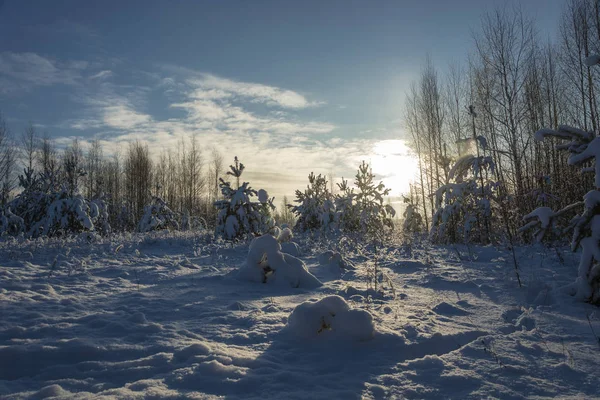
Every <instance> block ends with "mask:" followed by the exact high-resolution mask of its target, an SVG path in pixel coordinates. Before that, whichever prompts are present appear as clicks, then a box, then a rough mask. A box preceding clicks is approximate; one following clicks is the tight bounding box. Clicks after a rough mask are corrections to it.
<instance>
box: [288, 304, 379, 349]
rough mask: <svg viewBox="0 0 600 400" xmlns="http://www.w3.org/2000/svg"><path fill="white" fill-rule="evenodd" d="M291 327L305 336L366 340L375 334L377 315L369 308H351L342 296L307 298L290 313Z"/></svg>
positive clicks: (291, 329)
mask: <svg viewBox="0 0 600 400" xmlns="http://www.w3.org/2000/svg"><path fill="white" fill-rule="evenodd" d="M287 329H288V330H289V331H290V332H292V333H293V334H294V335H296V336H298V337H302V338H312V337H316V336H329V337H334V338H336V339H347V340H357V341H364V340H369V339H372V338H373V335H374V333H375V326H374V325H373V316H372V315H371V314H370V313H369V312H368V311H365V310H361V309H351V308H350V306H349V305H348V303H346V301H345V300H344V299H343V298H341V297H340V296H335V295H333V296H327V297H324V298H322V299H321V300H318V301H306V302H304V303H301V304H300V305H298V306H297V307H296V308H295V309H294V310H293V311H292V313H291V314H290V316H289V318H288V322H287Z"/></svg>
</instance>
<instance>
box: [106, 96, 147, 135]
mask: <svg viewBox="0 0 600 400" xmlns="http://www.w3.org/2000/svg"><path fill="white" fill-rule="evenodd" d="M103 120H104V123H105V124H106V125H107V126H108V127H110V128H116V129H122V130H128V129H134V128H136V127H138V126H141V125H144V124H146V123H148V122H150V121H151V120H152V117H150V115H148V114H143V113H139V112H137V111H135V110H133V109H132V108H131V107H130V106H129V105H128V104H124V103H123V104H115V105H110V106H106V107H105V108H104V115H103Z"/></svg>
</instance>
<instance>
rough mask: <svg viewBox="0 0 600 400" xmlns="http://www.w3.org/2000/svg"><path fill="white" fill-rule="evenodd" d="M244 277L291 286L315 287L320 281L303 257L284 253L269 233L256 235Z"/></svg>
mask: <svg viewBox="0 0 600 400" xmlns="http://www.w3.org/2000/svg"><path fill="white" fill-rule="evenodd" d="M239 277H240V278H241V279H246V280H249V281H253V282H263V283H272V284H275V285H286V286H288V285H289V286H291V287H294V288H296V287H302V288H315V287H318V286H321V282H319V280H318V279H317V278H316V277H315V276H314V275H312V274H311V273H310V272H308V270H307V269H306V266H305V265H304V263H303V262H302V260H300V259H298V258H296V257H294V256H293V255H291V254H287V253H283V252H282V251H281V245H280V244H279V242H278V241H277V239H275V237H274V236H272V235H270V234H266V235H262V236H260V237H257V238H255V239H254V240H253V241H252V243H251V244H250V249H249V250H248V257H247V258H246V263H245V264H244V265H242V267H241V268H240V272H239Z"/></svg>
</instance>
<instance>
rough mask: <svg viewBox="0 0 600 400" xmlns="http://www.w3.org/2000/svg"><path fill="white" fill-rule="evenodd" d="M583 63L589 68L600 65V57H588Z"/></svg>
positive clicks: (593, 55) (596, 55)
mask: <svg viewBox="0 0 600 400" xmlns="http://www.w3.org/2000/svg"><path fill="white" fill-rule="evenodd" d="M583 63H584V64H585V65H586V66H588V67H593V66H594V65H596V64H600V55H598V54H592V55H591V56H589V57H587V58H586V59H585V60H584V61H583Z"/></svg>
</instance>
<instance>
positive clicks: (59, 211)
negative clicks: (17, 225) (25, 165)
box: [5, 169, 110, 237]
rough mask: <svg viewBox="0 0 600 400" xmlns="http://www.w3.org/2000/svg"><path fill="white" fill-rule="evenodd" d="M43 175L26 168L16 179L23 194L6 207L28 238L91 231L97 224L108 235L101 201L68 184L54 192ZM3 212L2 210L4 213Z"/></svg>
mask: <svg viewBox="0 0 600 400" xmlns="http://www.w3.org/2000/svg"><path fill="white" fill-rule="evenodd" d="M48 179H50V178H49V176H48V175H47V174H46V175H44V174H36V173H35V172H34V171H33V170H30V169H26V170H25V171H24V174H23V175H21V176H19V182H20V184H21V186H22V187H23V191H22V192H21V193H19V195H17V197H16V198H15V199H14V200H12V201H11V202H10V203H9V204H8V205H7V209H9V210H10V211H11V212H12V213H13V214H14V215H15V216H17V217H19V218H21V220H22V224H23V227H24V232H25V234H26V235H27V236H29V237H38V236H56V235H65V234H72V233H79V232H84V231H93V230H95V229H97V228H96V224H97V223H98V224H99V227H98V232H99V233H109V232H110V225H109V224H108V216H107V211H106V205H105V203H104V201H103V200H101V199H96V200H94V201H92V202H90V201H88V200H87V199H85V198H84V197H83V196H82V195H81V194H79V193H77V188H76V187H75V188H74V187H71V186H68V185H65V186H63V187H62V188H60V189H58V190H55V185H54V183H53V182H48ZM5 213H6V210H5Z"/></svg>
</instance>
